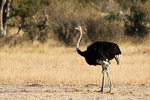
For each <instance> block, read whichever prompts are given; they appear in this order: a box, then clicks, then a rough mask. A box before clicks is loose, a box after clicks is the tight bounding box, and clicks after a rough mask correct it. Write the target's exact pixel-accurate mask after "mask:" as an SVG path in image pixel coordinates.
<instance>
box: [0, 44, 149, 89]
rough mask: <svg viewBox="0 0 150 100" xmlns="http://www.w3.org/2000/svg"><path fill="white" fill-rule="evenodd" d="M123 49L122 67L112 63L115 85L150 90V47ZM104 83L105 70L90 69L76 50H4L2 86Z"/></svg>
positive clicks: (0, 57)
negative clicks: (103, 74) (147, 87)
mask: <svg viewBox="0 0 150 100" xmlns="http://www.w3.org/2000/svg"><path fill="white" fill-rule="evenodd" d="M120 48H121V51H122V62H121V64H120V65H119V66H118V65H117V64H116V62H115V60H112V64H111V66H110V67H109V72H110V77H111V80H112V82H113V85H140V84H145V85H148V86H150V45H139V46H138V45H136V46H135V45H129V46H128V45H121V46H120ZM85 49H86V47H81V50H85ZM101 80H102V73H101V66H90V65H88V64H87V63H86V62H85V59H84V58H83V57H81V56H80V55H78V54H77V52H76V50H75V48H71V47H69V48H66V47H50V46H47V45H45V46H44V45H41V46H32V47H31V46H25V47H19V46H18V47H12V48H8V47H4V48H1V50H0V83H4V84H21V85H23V84H32V83H35V84H41V85H72V84H74V85H86V84H97V85H101ZM106 83H107V81H106Z"/></svg>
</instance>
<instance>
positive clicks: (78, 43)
mask: <svg viewBox="0 0 150 100" xmlns="http://www.w3.org/2000/svg"><path fill="white" fill-rule="evenodd" d="M81 39H82V29H81V30H80V37H79V40H78V42H77V46H76V50H77V52H78V53H79V54H80V55H81V56H84V52H82V51H81V50H80V49H79V45H80V41H81Z"/></svg>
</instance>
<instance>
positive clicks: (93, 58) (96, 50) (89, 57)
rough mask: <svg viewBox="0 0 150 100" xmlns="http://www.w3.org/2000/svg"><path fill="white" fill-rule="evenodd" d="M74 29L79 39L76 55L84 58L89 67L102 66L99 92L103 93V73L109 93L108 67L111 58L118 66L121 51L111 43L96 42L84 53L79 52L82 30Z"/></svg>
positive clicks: (79, 28)
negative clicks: (77, 32) (78, 33)
mask: <svg viewBox="0 0 150 100" xmlns="http://www.w3.org/2000/svg"><path fill="white" fill-rule="evenodd" d="M75 29H76V30H78V31H79V32H80V37H79V40H78V42H77V45H76V50H77V52H78V54H80V55H81V56H83V57H85V60H86V62H87V63H88V64H89V65H94V66H96V65H101V66H102V74H103V77H102V87H101V90H100V91H99V92H103V89H104V78H105V77H104V74H105V72H106V74H107V77H108V83H109V88H110V91H109V92H111V89H112V82H111V80H110V77H109V73H108V67H109V65H110V64H111V60H112V59H113V58H115V60H116V62H117V64H118V65H119V61H120V56H121V51H120V49H119V46H118V45H117V44H115V43H112V42H101V41H97V42H94V43H93V44H91V45H90V46H88V47H87V50H86V51H81V50H80V49H79V44H80V41H81V38H82V28H81V26H78V27H77V28H75Z"/></svg>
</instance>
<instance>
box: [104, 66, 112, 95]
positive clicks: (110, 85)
mask: <svg viewBox="0 0 150 100" xmlns="http://www.w3.org/2000/svg"><path fill="white" fill-rule="evenodd" d="M105 71H106V74H107V77H108V83H109V88H110V91H109V92H111V89H112V82H111V80H110V77H109V72H108V69H107V67H106V69H105Z"/></svg>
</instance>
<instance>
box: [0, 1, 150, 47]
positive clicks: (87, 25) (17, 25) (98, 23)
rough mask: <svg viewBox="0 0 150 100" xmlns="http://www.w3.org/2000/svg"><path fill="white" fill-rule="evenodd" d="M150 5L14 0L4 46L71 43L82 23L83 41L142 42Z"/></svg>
mask: <svg viewBox="0 0 150 100" xmlns="http://www.w3.org/2000/svg"><path fill="white" fill-rule="evenodd" d="M149 5H150V2H149V0H14V1H13V2H12V5H11V10H10V17H9V18H8V21H7V26H8V34H7V36H5V37H1V39H0V40H1V46H3V45H4V44H9V45H11V46H13V45H17V44H22V43H23V42H31V43H33V42H34V41H39V42H40V43H46V42H50V40H51V39H53V40H56V41H59V42H60V43H63V44H65V45H68V46H72V45H75V44H76V41H77V39H78V33H77V31H76V30H75V27H77V26H79V25H81V26H82V27H83V33H85V34H84V38H83V42H84V43H88V42H94V41H98V40H101V41H105V40H107V41H114V42H124V41H125V40H129V39H130V40H131V41H132V42H133V41H134V42H137V41H139V40H141V41H139V42H142V40H144V39H145V37H147V38H149V33H150V6H149ZM12 29H15V30H17V31H12ZM20 30H21V31H20ZM131 38H132V39H131Z"/></svg>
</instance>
